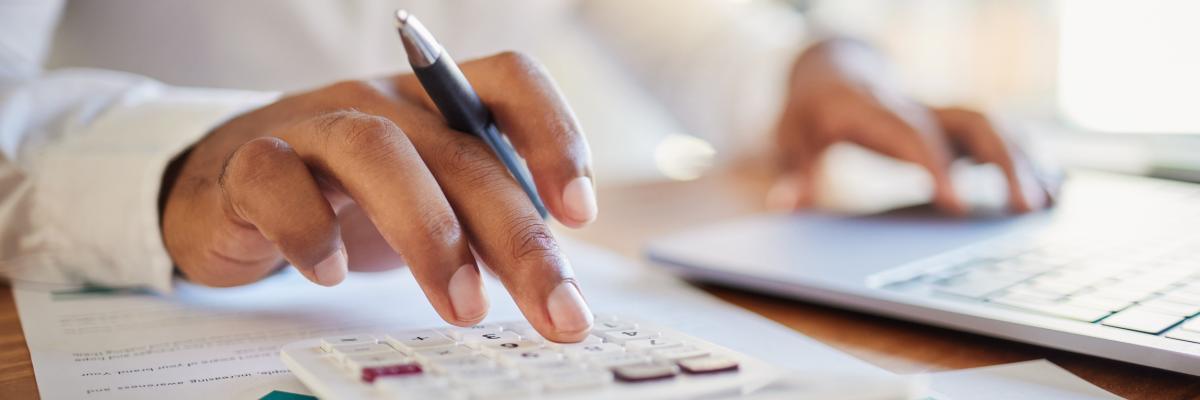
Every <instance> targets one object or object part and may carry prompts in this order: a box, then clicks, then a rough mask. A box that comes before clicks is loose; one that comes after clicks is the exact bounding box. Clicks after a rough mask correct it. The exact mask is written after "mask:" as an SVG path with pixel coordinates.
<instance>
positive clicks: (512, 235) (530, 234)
mask: <svg viewBox="0 0 1200 400" xmlns="http://www.w3.org/2000/svg"><path fill="white" fill-rule="evenodd" d="M505 225H506V226H507V227H508V228H507V229H508V236H507V237H508V238H509V243H508V249H509V251H510V252H511V256H512V258H513V259H514V260H517V261H519V262H520V263H521V264H524V263H536V262H545V261H549V262H557V260H558V241H557V240H555V239H554V235H552V234H551V233H550V228H549V227H548V226H546V222H545V221H543V220H542V219H541V218H539V217H538V216H537V215H535V214H530V213H524V212H521V213H519V214H514V215H511V216H509V217H508V218H507V223H506V224H505Z"/></svg>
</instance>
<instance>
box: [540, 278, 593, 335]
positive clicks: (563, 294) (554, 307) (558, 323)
mask: <svg viewBox="0 0 1200 400" xmlns="http://www.w3.org/2000/svg"><path fill="white" fill-rule="evenodd" d="M546 309H548V310H549V311H550V321H551V322H553V323H554V329H555V330H557V331H558V332H559V333H579V332H583V331H586V330H588V329H589V328H591V327H592V318H593V317H592V311H591V310H590V309H588V306H587V303H585V302H584V301H583V295H581V294H579V289H578V288H576V287H575V285H574V284H573V283H571V282H563V283H560V284H558V287H556V288H554V291H552V292H550V298H549V300H547V302H546Z"/></svg>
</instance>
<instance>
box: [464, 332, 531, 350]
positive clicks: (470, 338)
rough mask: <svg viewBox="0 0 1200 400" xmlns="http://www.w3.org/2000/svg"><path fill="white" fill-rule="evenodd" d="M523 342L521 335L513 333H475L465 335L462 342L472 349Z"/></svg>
mask: <svg viewBox="0 0 1200 400" xmlns="http://www.w3.org/2000/svg"><path fill="white" fill-rule="evenodd" d="M519 340H521V335H518V334H516V333H512V332H502V331H495V332H473V333H468V334H464V335H463V336H462V341H463V343H464V344H466V345H467V346H470V347H472V348H476V349H478V348H480V347H483V346H486V345H487V344H489V343H504V342H515V341H519Z"/></svg>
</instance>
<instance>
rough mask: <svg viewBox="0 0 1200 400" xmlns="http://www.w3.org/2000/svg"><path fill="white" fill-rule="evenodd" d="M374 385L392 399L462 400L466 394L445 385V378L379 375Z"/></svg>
mask: <svg viewBox="0 0 1200 400" xmlns="http://www.w3.org/2000/svg"><path fill="white" fill-rule="evenodd" d="M375 387H376V388H379V391H380V392H383V393H386V394H387V395H388V396H387V398H393V399H447V400H462V399H466V398H467V394H466V393H465V392H462V391H460V390H455V389H454V388H451V387H449V386H448V385H447V383H446V380H445V379H429V380H426V379H422V378H407V377H402V378H397V377H390V376H389V377H379V378H376V379H375Z"/></svg>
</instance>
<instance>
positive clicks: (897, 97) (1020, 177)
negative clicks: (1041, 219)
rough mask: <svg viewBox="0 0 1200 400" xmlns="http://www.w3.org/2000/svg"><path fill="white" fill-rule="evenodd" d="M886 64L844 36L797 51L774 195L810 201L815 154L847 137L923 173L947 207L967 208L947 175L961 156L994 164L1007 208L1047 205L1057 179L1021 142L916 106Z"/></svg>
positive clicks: (949, 112)
mask: <svg viewBox="0 0 1200 400" xmlns="http://www.w3.org/2000/svg"><path fill="white" fill-rule="evenodd" d="M884 66H885V63H884V62H883V61H882V60H881V58H880V57H879V55H878V54H876V53H875V52H874V51H872V50H871V49H870V48H869V47H867V46H866V45H865V44H862V43H858V42H854V41H849V40H832V41H826V42H822V43H819V44H817V45H815V46H813V47H812V48H810V49H809V50H807V51H806V52H804V53H803V54H801V56H800V57H799V58H798V59H797V61H796V63H795V65H794V68H793V69H792V76H791V81H790V83H789V84H790V86H791V87H790V92H789V98H788V100H787V104H786V106H785V108H784V112H783V115H782V117H781V118H780V121H779V124H778V131H777V136H776V138H777V140H778V144H779V148H780V149H781V151H782V153H783V161H784V168H785V174H784V176H783V178H781V181H780V183H779V184H777V186H776V189H773V192H775V193H780V192H783V193H785V194H784V195H783V196H773V197H776V198H778V197H784V200H783V201H784V202H786V203H788V204H786V205H788V206H791V207H795V208H799V207H809V206H812V205H813V203H814V201H815V198H816V190H817V189H816V188H817V185H816V183H815V182H816V179H815V178H816V176H817V174H818V165H819V161H820V158H821V154H822V153H823V152H824V151H825V149H827V148H828V147H829V146H830V145H832V144H834V143H837V142H842V141H847V142H851V143H854V144H857V145H860V146H863V147H865V148H867V149H870V150H873V151H876V152H879V153H882V154H884V155H887V156H890V157H893V158H896V159H899V160H903V161H908V162H912V163H915V164H917V165H920V166H921V167H923V168H924V169H925V170H927V171H929V174H930V175H931V176H932V178H933V182H934V196H933V203H934V205H935V206H937V207H938V208H939V209H941V210H943V211H945V212H947V213H951V214H956V215H961V214H965V213H966V212H967V208H966V206H965V205H964V204H963V202H962V201H961V200H960V199H959V198H958V197H957V195H956V194H955V191H954V188H953V185H952V184H951V181H950V178H949V173H948V169H949V166H950V163H951V162H952V161H953V160H954V159H955V158H957V157H959V156H962V155H965V156H969V157H971V158H972V159H974V160H975V161H977V162H981V163H992V164H995V165H997V166H998V167H999V168H1000V170H1001V171H1002V172H1003V174H1004V177H1005V180H1006V182H1007V184H1008V192H1009V195H1008V205H1009V208H1010V209H1011V210H1012V211H1014V212H1027V211H1031V210H1036V209H1039V208H1043V207H1046V206H1048V205H1049V204H1050V203H1051V200H1052V198H1053V196H1052V194H1053V193H1054V191H1056V190H1057V185H1056V184H1055V183H1053V182H1049V180H1048V179H1043V178H1041V177H1039V176H1038V175H1037V174H1035V173H1034V169H1033V168H1032V166H1031V165H1030V163H1029V161H1028V160H1027V159H1026V158H1025V157H1024V156H1023V153H1022V151H1021V149H1020V147H1019V146H1015V145H1013V144H1012V143H1011V142H1010V141H1009V140H1008V138H1006V137H1005V136H1003V135H1001V134H1000V132H999V131H998V130H997V128H996V126H995V125H994V124H992V123H991V121H989V120H988V118H987V117H985V116H984V115H983V114H980V113H978V112H975V111H971V110H967V109H962V108H931V107H926V106H924V105H921V104H918V103H916V102H914V101H912V100H911V99H909V98H907V97H906V96H904V95H902V94H900V93H899V92H900V90H899V88H898V86H899V85H897V84H896V83H895V81H894V80H893V79H890V77H889V76H888V73H887V72H888V71H886V69H885V68H884ZM960 153H961V154H960ZM781 188H782V190H781ZM776 200H778V199H776Z"/></svg>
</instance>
